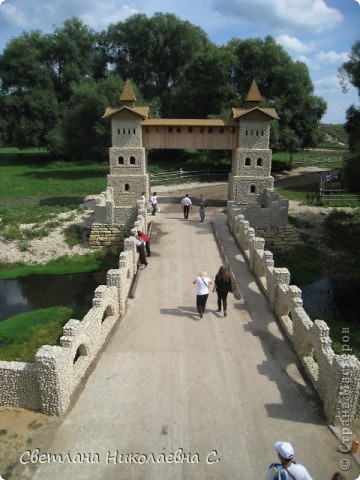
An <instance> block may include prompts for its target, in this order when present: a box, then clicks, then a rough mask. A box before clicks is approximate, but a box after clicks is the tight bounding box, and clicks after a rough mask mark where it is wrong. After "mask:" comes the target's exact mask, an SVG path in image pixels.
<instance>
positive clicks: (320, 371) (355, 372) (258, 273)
mask: <svg viewBox="0 0 360 480" xmlns="http://www.w3.org/2000/svg"><path fill="white" fill-rule="evenodd" d="M240 212H241V210H240V209H239V208H237V207H236V205H235V204H234V202H232V201H230V202H228V224H229V228H230V231H231V232H232V233H233V235H234V237H235V239H236V241H237V243H238V245H239V247H240V248H241V250H242V252H243V254H244V256H245V258H246V260H247V262H248V264H249V266H250V269H251V271H252V273H253V274H254V276H255V278H256V279H257V282H258V284H259V286H260V288H261V290H262V291H263V293H264V294H265V296H266V297H267V299H268V302H269V306H270V308H271V310H272V311H273V312H274V313H275V315H276V316H277V318H278V319H279V321H280V322H281V325H282V327H283V328H284V330H285V332H286V335H287V336H288V338H289V340H290V342H291V344H292V346H293V348H294V350H295V352H296V354H297V355H298V357H299V359H300V361H301V363H302V365H303V366H304V368H305V370H306V372H307V374H308V376H309V378H310V380H311V382H312V383H313V385H314V387H315V390H316V391H317V393H318V394H319V396H320V398H321V400H322V402H323V405H324V412H325V415H326V417H327V419H328V421H329V422H330V423H331V424H333V425H345V426H348V425H349V424H351V421H352V420H353V419H354V417H355V416H356V415H357V414H358V413H359V412H360V408H359V404H360V400H359V393H360V362H359V360H358V359H357V358H356V357H355V356H354V355H350V354H349V352H351V347H350V346H349V343H350V335H349V333H350V332H349V331H348V329H346V328H345V329H343V338H342V342H343V344H342V349H343V354H342V355H336V354H335V353H334V351H333V350H332V348H331V344H332V341H331V339H330V336H329V327H328V326H327V324H326V323H325V322H324V321H323V320H315V321H314V322H313V321H312V320H311V319H310V318H309V316H308V315H307V313H306V312H305V310H304V308H303V302H302V292H301V290H300V289H299V288H298V287H296V286H294V285H290V273H289V271H288V270H287V269H285V268H275V265H274V260H273V254H272V253H271V252H270V251H268V250H265V240H264V239H263V238H260V237H257V236H256V233H255V230H254V229H253V228H251V227H250V226H249V222H248V221H246V220H245V217H244V216H243V215H242V214H241V213H240Z"/></svg>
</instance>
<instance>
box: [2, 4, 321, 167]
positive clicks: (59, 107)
mask: <svg viewBox="0 0 360 480" xmlns="http://www.w3.org/2000/svg"><path fill="white" fill-rule="evenodd" d="M127 78H129V79H131V81H132V84H133V87H134V89H135V93H136V96H137V103H138V105H141V104H142V105H149V106H150V108H151V113H152V116H162V117H183V118H184V117H186V118H191V117H193V118H194V117H195V118H206V117H208V116H222V117H224V116H225V117H227V116H228V115H229V112H230V109H231V107H234V106H235V107H240V106H242V104H243V99H244V96H245V95H246V93H247V91H248V89H249V87H250V84H251V81H252V79H253V78H255V79H256V80H257V82H258V85H259V88H260V91H261V93H262V95H263V96H264V98H265V99H266V100H264V102H266V103H264V105H265V106H271V107H274V108H275V109H276V110H277V112H278V114H279V117H280V118H279V121H278V122H274V125H273V128H272V137H271V143H272V145H271V146H272V148H273V149H275V150H276V149H282V150H289V151H291V150H294V149H295V148H298V147H311V146H315V145H316V144H317V142H318V140H319V135H321V133H320V129H319V128H318V126H319V122H320V119H321V118H322V116H323V115H324V113H325V111H326V103H325V101H324V100H323V99H322V98H320V97H317V96H315V95H314V91H313V85H312V82H311V79H310V75H309V71H308V69H307V67H306V65H305V64H304V63H302V62H298V61H296V62H295V61H293V60H292V59H291V57H290V56H289V55H288V54H287V53H286V52H285V51H284V50H283V48H282V47H281V46H279V45H278V44H276V42H275V40H274V39H273V38H272V37H270V36H268V37H266V38H265V40H262V39H247V40H240V39H237V38H234V39H232V40H231V41H229V42H228V43H227V44H226V45H223V46H217V45H215V44H214V43H212V42H211V41H210V40H209V39H208V37H207V35H206V33H205V32H204V31H203V30H202V29H201V28H199V27H196V26H194V25H192V24H191V23H189V22H186V21H182V20H180V19H179V18H177V17H176V16H174V15H172V14H162V13H157V14H155V15H154V16H153V17H151V18H148V17H147V16H145V15H143V14H137V15H134V16H132V17H130V18H128V19H127V20H125V21H124V22H119V23H117V24H115V25H110V26H109V27H108V29H107V31H103V32H95V31H93V30H91V29H90V28H88V27H87V26H86V25H84V24H83V23H82V22H81V21H80V20H79V19H78V18H71V19H69V20H67V21H66V22H65V23H64V24H63V26H61V27H59V28H56V29H55V30H54V32H53V33H52V34H47V35H44V34H42V33H41V32H39V31H31V32H25V33H23V34H22V35H21V36H19V37H17V38H13V39H12V40H10V42H9V43H8V44H7V46H6V48H5V50H4V52H3V54H2V55H1V57H0V81H1V84H0V85H1V90H0V109H1V112H2V115H1V119H0V145H3V146H4V145H7V146H18V147H31V146H36V147H46V148H48V149H49V151H50V152H51V153H52V154H54V155H59V156H62V157H65V158H70V159H72V160H80V159H83V158H86V159H100V158H106V156H107V149H108V147H109V145H110V129H109V126H108V124H107V123H106V122H105V121H104V120H103V119H102V118H101V117H102V115H103V113H104V110H105V108H106V107H107V106H109V105H113V106H116V105H118V95H119V93H120V91H121V89H122V85H123V82H124V81H125V80H126V79H127Z"/></svg>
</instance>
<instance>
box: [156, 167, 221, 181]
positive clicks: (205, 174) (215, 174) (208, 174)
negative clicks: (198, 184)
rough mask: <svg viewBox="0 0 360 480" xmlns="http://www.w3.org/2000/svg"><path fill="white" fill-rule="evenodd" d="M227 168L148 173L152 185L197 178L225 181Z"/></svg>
mask: <svg viewBox="0 0 360 480" xmlns="http://www.w3.org/2000/svg"><path fill="white" fill-rule="evenodd" d="M228 175H229V170H211V169H209V168H208V169H207V170H183V169H182V168H180V170H175V171H172V172H161V173H150V181H151V184H152V185H158V184H159V183H166V182H173V183H181V182H183V181H184V180H187V179H197V180H202V181H205V180H208V181H210V180H219V181H220V180H221V181H226V180H227V179H228Z"/></svg>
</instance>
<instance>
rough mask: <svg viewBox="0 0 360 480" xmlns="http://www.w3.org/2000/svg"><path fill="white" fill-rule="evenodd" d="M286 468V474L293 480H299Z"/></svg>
mask: <svg viewBox="0 0 360 480" xmlns="http://www.w3.org/2000/svg"><path fill="white" fill-rule="evenodd" d="M284 468H285V470H286V473H287V474H288V475H289V476H290V478H292V479H293V480H297V479H296V478H295V477H294V475H292V474H291V473H290V472H289V470H288V469H287V468H286V467H284Z"/></svg>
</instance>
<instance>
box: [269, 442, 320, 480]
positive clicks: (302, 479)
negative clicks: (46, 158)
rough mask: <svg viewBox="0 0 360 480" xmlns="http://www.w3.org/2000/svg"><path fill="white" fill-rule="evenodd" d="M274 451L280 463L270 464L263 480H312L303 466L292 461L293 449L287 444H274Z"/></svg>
mask: <svg viewBox="0 0 360 480" xmlns="http://www.w3.org/2000/svg"><path fill="white" fill-rule="evenodd" d="M275 450H276V453H277V455H278V457H279V460H280V463H272V464H271V465H270V467H269V470H268V472H267V474H266V477H265V480H278V479H280V480H281V479H283V478H286V479H289V480H312V477H311V476H310V474H309V472H308V471H307V470H306V468H305V467H304V466H303V465H300V464H299V463H296V462H295V461H294V449H293V447H292V446H291V445H290V443H289V442H276V443H275Z"/></svg>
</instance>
